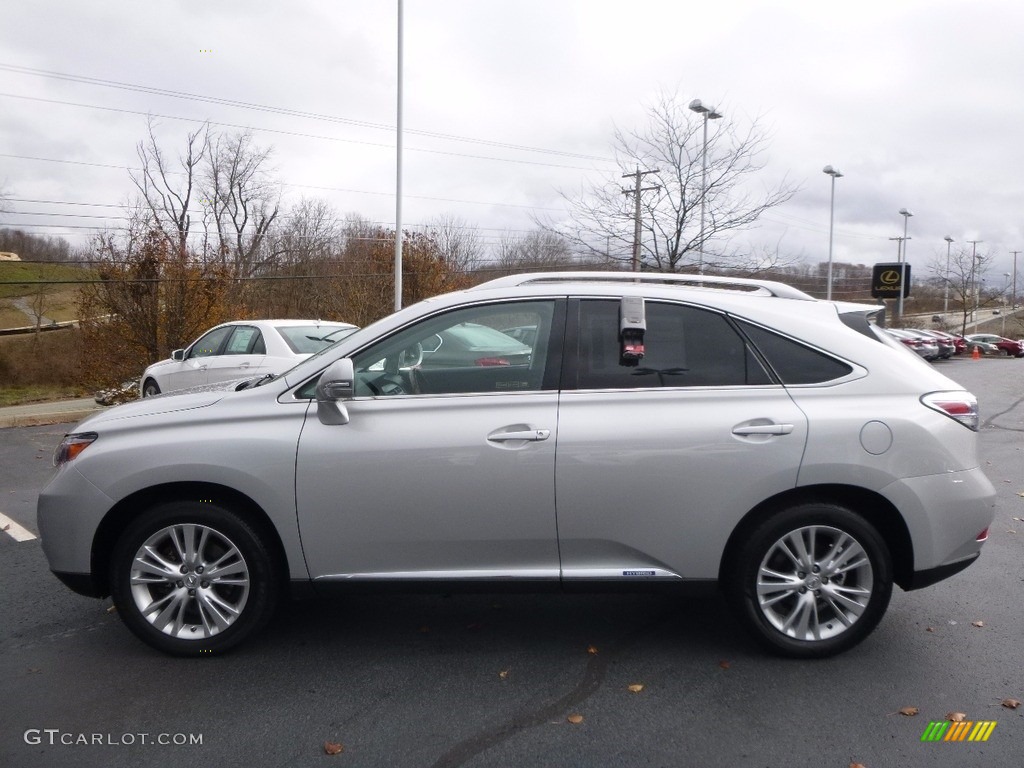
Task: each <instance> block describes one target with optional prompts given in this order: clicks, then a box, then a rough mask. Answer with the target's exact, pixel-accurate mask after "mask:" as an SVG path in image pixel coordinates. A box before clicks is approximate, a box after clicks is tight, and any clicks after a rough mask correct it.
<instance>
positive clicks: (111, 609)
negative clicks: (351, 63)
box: [107, 605, 117, 613]
mask: <svg viewBox="0 0 1024 768" xmlns="http://www.w3.org/2000/svg"><path fill="white" fill-rule="evenodd" d="M107 613H117V606H116V605H112V606H110V607H109V608H107Z"/></svg>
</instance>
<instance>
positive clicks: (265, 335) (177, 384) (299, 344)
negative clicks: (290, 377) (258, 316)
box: [139, 320, 356, 397]
mask: <svg viewBox="0 0 1024 768" xmlns="http://www.w3.org/2000/svg"><path fill="white" fill-rule="evenodd" d="M355 330H356V326H354V325H351V324H349V323H329V322H320V321H319V320H236V321H233V322H230V323H222V324H220V325H218V326H216V327H214V328H211V329H210V330H209V331H207V332H206V333H204V334H203V335H202V336H200V337H199V338H198V339H196V340H195V341H194V342H192V344H190V345H189V346H188V347H185V348H184V349H176V350H174V352H173V353H172V354H171V357H170V359H168V360H161V361H160V362H159V363H153V364H152V365H151V366H149V367H148V368H147V369H146V370H145V372H144V373H143V374H142V378H141V379H140V380H139V394H140V395H141V396H142V397H150V396H152V395H159V394H160V393H162V392H174V391H175V390H179V389H188V388H190V387H197V386H201V385H203V384H215V383H217V382H221V381H230V380H231V379H241V378H246V377H249V376H259V375H266V374H277V373H283V372H284V371H287V370H288V369H289V368H291V367H292V366H294V365H295V364H296V363H298V362H299V361H301V360H304V359H305V358H307V357H309V356H310V355H312V354H313V353H314V352H319V351H320V350H321V349H324V348H325V347H327V346H330V345H331V344H333V343H334V342H336V341H338V340H340V339H343V338H345V337H346V336H348V335H349V334H350V333H352V332H353V331H355Z"/></svg>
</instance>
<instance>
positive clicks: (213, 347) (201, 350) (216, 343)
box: [188, 325, 231, 357]
mask: <svg viewBox="0 0 1024 768" xmlns="http://www.w3.org/2000/svg"><path fill="white" fill-rule="evenodd" d="M229 333H231V326H230V325H228V326H225V327H223V328H214V329H213V330H212V331H210V332H209V333H208V334H206V335H205V336H202V337H200V339H199V341H197V342H196V343H195V344H193V345H192V349H190V350H189V353H188V356H189V357H209V356H210V355H216V354H218V353H219V351H220V346H221V344H223V343H224V339H226V338H227V335H228V334H229Z"/></svg>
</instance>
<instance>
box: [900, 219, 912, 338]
mask: <svg viewBox="0 0 1024 768" xmlns="http://www.w3.org/2000/svg"><path fill="white" fill-rule="evenodd" d="M899 214H900V216H902V217H903V242H902V243H901V245H902V246H903V257H902V258H901V259H900V262H899V263H900V295H899V307H898V309H897V310H896V311H897V313H898V314H899V316H900V322H902V321H903V294H905V293H906V292H907V285H906V281H907V270H906V267H905V266H904V265H905V264H906V262H907V220H908V219H909V218H910V217H911V216H913V215H914V214H912V213H911V212H910V211H908V210H907V209H906V208H900V210H899Z"/></svg>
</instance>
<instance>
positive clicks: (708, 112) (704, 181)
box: [690, 99, 722, 275]
mask: <svg viewBox="0 0 1024 768" xmlns="http://www.w3.org/2000/svg"><path fill="white" fill-rule="evenodd" d="M690 109H691V110H693V111H694V112H696V113H697V114H700V115H704V148H703V150H702V151H701V160H700V164H701V168H700V255H699V260H698V262H697V273H698V274H701V275H703V274H704V203H705V198H707V195H708V120H717V119H718V118H720V117H721V116H722V115H721V114H720V113H719V112H717V111H716V110H715V108H714V107H709V106H705V105H704V104H702V103H701V101H700V99H694V100H693V101H691V102H690Z"/></svg>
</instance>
